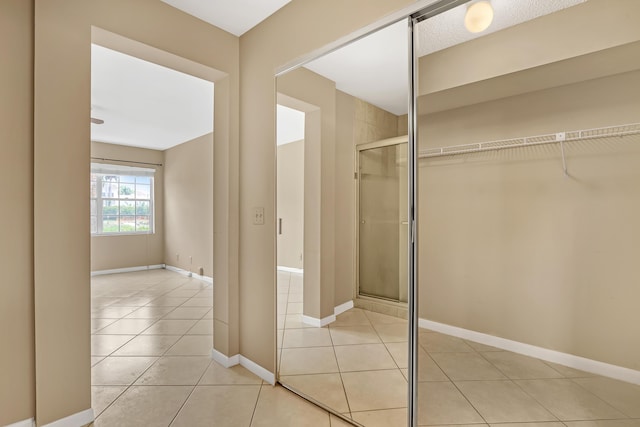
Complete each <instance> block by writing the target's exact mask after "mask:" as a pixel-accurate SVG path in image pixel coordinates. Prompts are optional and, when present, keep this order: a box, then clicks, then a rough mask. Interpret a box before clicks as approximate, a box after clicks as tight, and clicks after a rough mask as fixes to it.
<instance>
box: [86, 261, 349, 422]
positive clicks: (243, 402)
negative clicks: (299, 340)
mask: <svg viewBox="0 0 640 427" xmlns="http://www.w3.org/2000/svg"><path fill="white" fill-rule="evenodd" d="M91 288H92V298H91V303H92V305H91V317H92V336H91V347H92V348H91V355H92V357H91V365H92V369H91V371H92V372H91V374H92V407H93V409H94V411H95V416H96V420H95V422H94V423H93V424H92V425H93V426H96V427H115V426H117V427H126V426H132V427H134V426H135V427H140V426H145V427H150V426H169V425H171V426H185V427H186V426H188V427H197V426H213V425H215V426H233V427H242V426H252V427H254V426H255V427H257V426H314V427H315V426H326V427H328V426H334V427H335V426H343V425H346V424H344V423H343V422H342V421H341V420H339V419H336V418H335V417H333V416H330V415H329V414H328V413H327V412H325V411H323V410H321V409H319V408H318V407H316V406H315V405H312V404H310V403H308V402H306V401H304V400H303V399H301V398H299V397H297V396H295V395H294V394H293V393H291V392H289V391H287V390H285V389H283V388H282V387H273V386H271V385H270V384H266V383H264V382H263V381H262V380H261V379H260V378H258V377H257V376H255V375H254V374H252V373H251V372H249V371H247V370H246V369H245V368H243V367H242V366H235V367H232V368H229V369H225V368H223V367H222V366H221V365H219V364H218V363H216V362H214V361H212V360H211V357H210V354H211V348H212V339H213V320H212V319H213V312H212V304H213V289H212V285H211V284H209V283H207V282H203V281H200V280H196V279H192V278H189V277H186V276H183V275H180V274H178V273H174V272H171V271H168V270H150V271H144V272H135V273H124V274H112V275H105V276H96V277H93V278H92V284H91Z"/></svg>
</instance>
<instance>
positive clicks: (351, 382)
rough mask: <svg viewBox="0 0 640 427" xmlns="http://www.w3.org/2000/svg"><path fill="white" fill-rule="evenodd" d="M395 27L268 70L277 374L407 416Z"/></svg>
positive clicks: (395, 416) (357, 416)
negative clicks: (274, 176) (275, 71)
mask: <svg viewBox="0 0 640 427" xmlns="http://www.w3.org/2000/svg"><path fill="white" fill-rule="evenodd" d="M408 64H409V55H408V22H407V20H406V19H403V20H402V21H400V22H397V23H395V24H393V25H390V26H387V27H385V28H383V29H381V30H379V31H376V32H374V33H372V34H370V35H368V36H366V37H364V38H361V39H359V40H357V41H355V42H353V43H351V44H348V45H346V46H344V47H342V48H340V49H338V50H335V51H333V52H331V53H329V54H327V55H324V56H322V57H320V58H317V59H315V60H313V61H311V62H308V63H306V64H304V65H303V66H301V67H299V68H296V69H294V70H292V71H289V72H287V73H285V74H283V75H280V76H278V78H277V101H278V110H277V111H278V116H277V120H278V126H277V128H278V147H277V153H278V159H277V160H278V162H277V173H278V182H277V194H278V195H277V201H278V203H277V215H278V237H277V238H278V284H277V286H278V307H277V308H278V345H277V349H278V374H279V381H280V382H281V383H282V384H283V385H284V386H286V387H288V388H290V389H291V390H294V391H295V392H297V393H299V394H301V395H303V396H304V397H306V398H308V399H310V400H312V401H314V402H315V403H317V404H319V405H321V406H323V407H325V408H327V409H330V410H331V411H332V412H334V413H335V414H339V415H340V416H342V417H344V419H345V420H349V421H350V422H353V423H356V425H365V426H369V425H372V426H375V425H380V422H383V425H388V426H393V425H402V426H405V425H406V424H407V405H408V399H407V390H408V382H407V378H408V374H407V368H408V352H407V345H408V326H407V313H408V311H407V294H408V278H407V265H408V264H407V262H408V261H407V256H408V255H407V244H408V242H407V230H408V227H407V213H408V204H407V203H408V200H407V194H408V188H407V185H408V172H407V132H408V115H407V114H408V105H409V92H408V80H409V65H408Z"/></svg>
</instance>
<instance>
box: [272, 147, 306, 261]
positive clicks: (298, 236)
mask: <svg viewBox="0 0 640 427" xmlns="http://www.w3.org/2000/svg"><path fill="white" fill-rule="evenodd" d="M277 179H278V191H277V194H278V204H277V206H278V218H282V230H281V231H282V232H281V233H280V234H278V266H282V267H291V268H303V246H304V140H301V141H295V142H290V143H288V144H283V145H279V146H278V178H277Z"/></svg>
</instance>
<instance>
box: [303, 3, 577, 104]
mask: <svg viewBox="0 0 640 427" xmlns="http://www.w3.org/2000/svg"><path fill="white" fill-rule="evenodd" d="M584 1H586V0H491V4H492V5H493V8H494V19H493V22H492V24H491V26H489V28H488V29H487V30H485V31H483V32H480V33H475V34H473V33H470V32H469V31H467V29H466V28H465V27H464V15H465V12H466V10H467V4H464V5H461V6H458V7H456V8H453V9H451V10H449V11H447V12H445V13H442V14H440V15H437V16H435V17H433V18H430V19H427V20H425V21H423V22H421V23H419V24H418V26H417V28H416V34H417V44H418V47H417V52H418V56H424V55H427V54H429V53H433V52H436V51H438V50H442V49H446V48H448V47H451V46H455V45H457V44H461V43H464V42H467V41H469V40H472V39H475V38H478V37H482V36H485V35H487V34H491V33H494V32H496V31H500V30H503V29H505V28H508V27H512V26H514V25H518V24H521V23H523V22H526V21H530V20H532V19H535V18H538V17H540V16H543V15H547V14H549V13H553V12H556V11H558V10H562V9H565V8H567V7H571V6H575V5H576V4H580V3H583V2H584ZM407 55H408V54H407V24H406V22H405V21H401V22H398V23H397V24H394V25H392V26H390V27H387V28H385V29H383V30H380V31H378V32H376V33H373V34H371V35H369V36H367V37H365V38H363V39H360V40H358V41H356V42H354V43H351V44H349V45H347V46H345V47H343V48H341V49H339V50H337V51H335V52H332V53H329V54H328V55H325V56H323V57H321V58H319V59H316V60H314V61H312V62H311V63H309V64H307V65H305V67H306V68H308V69H310V70H312V71H315V72H316V73H318V74H320V75H322V76H324V77H326V78H328V79H330V80H333V81H335V82H336V87H337V88H338V89H339V90H341V91H343V92H346V93H348V94H350V95H352V96H355V97H357V98H360V99H362V100H365V101H367V102H369V103H371V104H374V105H376V106H378V107H380V108H382V109H384V110H387V111H389V112H391V113H394V114H396V115H400V114H406V113H407V109H408V91H407V88H408V83H407V82H408V65H407V63H408V59H407Z"/></svg>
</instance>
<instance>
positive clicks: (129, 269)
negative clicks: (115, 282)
mask: <svg viewBox="0 0 640 427" xmlns="http://www.w3.org/2000/svg"><path fill="white" fill-rule="evenodd" d="M160 268H164V264H155V265H141V266H138V267H127V268H114V269H111V270H97V271H92V272H91V276H92V277H93V276H102V275H104V274H117V273H131V272H134V271H146V270H158V269H160Z"/></svg>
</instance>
